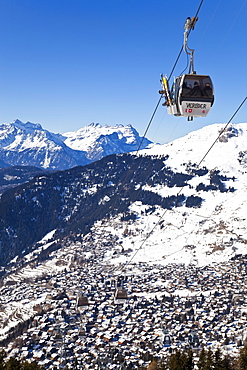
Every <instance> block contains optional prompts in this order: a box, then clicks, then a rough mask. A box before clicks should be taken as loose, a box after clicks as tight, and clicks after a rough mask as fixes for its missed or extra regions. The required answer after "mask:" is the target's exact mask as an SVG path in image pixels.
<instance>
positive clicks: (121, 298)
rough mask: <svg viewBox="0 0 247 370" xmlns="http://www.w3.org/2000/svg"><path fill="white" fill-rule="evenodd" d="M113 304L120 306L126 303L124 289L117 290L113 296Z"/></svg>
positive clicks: (126, 296)
mask: <svg viewBox="0 0 247 370" xmlns="http://www.w3.org/2000/svg"><path fill="white" fill-rule="evenodd" d="M114 301H115V303H116V304H122V303H126V302H127V301H128V294H127V291H126V290H125V289H122V288H121V289H120V288H119V289H117V291H116V294H115V300H114Z"/></svg>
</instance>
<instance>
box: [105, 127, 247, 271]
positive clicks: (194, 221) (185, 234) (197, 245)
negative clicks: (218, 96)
mask: <svg viewBox="0 0 247 370" xmlns="http://www.w3.org/2000/svg"><path fill="white" fill-rule="evenodd" d="M224 126H225V125H224V124H215V125H211V126H207V127H204V128H203V129H200V130H198V131H195V132H192V133H190V134H188V135H186V136H185V137H183V138H180V139H177V140H175V141H173V142H172V143H169V144H166V145H157V146H154V147H152V148H151V149H149V150H143V151H141V152H140V153H139V154H140V155H154V156H156V155H160V156H162V157H163V156H166V158H167V160H166V162H165V163H166V165H167V166H169V167H170V168H171V169H172V170H173V171H181V172H183V173H191V172H192V169H193V168H197V169H202V172H201V175H200V176H193V177H192V179H191V180H189V181H188V185H189V186H184V187H178V186H175V187H169V186H163V185H159V184H157V185H156V186H149V185H148V184H147V185H145V186H143V187H142V189H145V190H149V191H151V192H153V193H157V194H159V195H160V196H162V197H167V196H173V195H174V196H176V195H177V194H180V193H181V194H184V195H185V196H186V197H188V196H192V195H193V196H198V197H201V198H202V199H203V201H202V204H201V206H200V208H193V207H190V208H188V207H185V206H184V205H183V206H181V207H177V208H173V209H171V210H164V209H162V208H160V207H156V209H155V210H153V211H152V212H151V213H148V216H147V211H148V207H147V206H146V205H143V204H142V203H141V202H136V203H135V204H132V205H131V207H130V209H131V211H132V212H133V213H135V214H136V215H137V217H136V220H135V222H134V223H132V224H130V225H128V233H127V235H126V234H125V235H122V237H121V240H122V245H123V247H124V248H125V249H126V250H128V249H132V251H133V255H134V256H135V257H134V261H135V262H141V261H146V262H156V263H164V264H168V263H172V262H175V263H186V264H188V263H195V264H199V265H204V264H208V263H209V264H210V263H213V262H219V261H224V260H228V259H229V258H231V257H233V256H234V255H235V254H246V253H247V216H246V206H247V124H246V123H243V124H235V125H234V124H232V125H231V126H230V127H228V129H227V130H226V132H224V133H223V134H222V135H221V136H220V137H219V140H218V141H217V142H216V143H215V145H214V146H213V147H212V149H210V148H211V146H212V144H213V143H214V141H215V139H216V138H217V137H218V135H219V133H220V132H221V130H222V129H223V128H224ZM209 149H210V151H209V152H208V150H209ZM205 155H206V157H205ZM204 157H205V159H204V160H203V161H202V159H203V158H204ZM201 161H202V162H201ZM199 163H201V164H200V166H199V167H197V165H198V164H199ZM203 168H204V169H206V170H207V171H205V172H206V173H205V174H204V175H203ZM198 173H200V171H199V172H198ZM147 179H148V176H147ZM147 182H148V181H147ZM217 183H218V185H219V183H221V185H222V188H221V190H220V191H218V190H216V189H215V190H214V186H215V185H216V184H217ZM119 228H120V229H119V231H118V233H119V234H121V233H122V231H121V230H123V229H125V226H123V225H121V223H119ZM136 230H138V231H136ZM108 231H109V232H111V233H113V234H116V233H117V231H116V227H112V226H111V225H110V224H109V228H108ZM149 233H151V234H150V235H149ZM146 238H147V239H146ZM137 250H138V252H137ZM136 252H137V253H136ZM113 253H114V252H113ZM127 260H128V258H125V257H123V256H121V257H118V258H116V259H114V260H113V263H116V262H124V261H127Z"/></svg>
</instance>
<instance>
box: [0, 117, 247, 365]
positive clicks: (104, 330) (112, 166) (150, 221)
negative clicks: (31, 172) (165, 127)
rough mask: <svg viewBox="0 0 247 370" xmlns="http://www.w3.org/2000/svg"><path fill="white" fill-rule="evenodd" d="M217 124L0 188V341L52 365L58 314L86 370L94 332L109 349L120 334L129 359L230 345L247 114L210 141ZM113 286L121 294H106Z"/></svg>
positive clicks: (235, 330)
mask: <svg viewBox="0 0 247 370" xmlns="http://www.w3.org/2000/svg"><path fill="white" fill-rule="evenodd" d="M224 126H225V125H219V124H217V125H211V126H207V127H205V128H203V129H201V130H198V131H195V132H192V133H190V134H188V135H186V136H185V137H184V138H181V139H178V140H175V141H173V142H172V143H169V144H166V145H162V146H161V145H159V146H158V145H157V146H154V147H153V148H151V149H149V150H143V151H140V152H139V153H138V156H136V155H133V154H118V155H111V156H107V157H104V158H102V159H101V160H99V161H96V162H93V163H91V164H89V165H86V166H83V167H75V168H72V169H68V170H66V171H60V172H54V173H48V174H45V173H44V174H43V173H42V175H38V176H36V177H35V178H34V179H32V180H31V181H29V182H28V183H26V184H24V185H20V186H18V187H16V188H13V189H10V190H7V191H6V192H5V193H3V195H2V196H1V198H0V265H1V268H0V273H1V287H0V288H1V294H0V297H1V299H0V305H1V312H0V340H2V342H1V345H2V346H4V345H5V346H7V345H8V348H9V349H11V346H10V345H9V344H10V342H13V343H12V348H13V353H14V354H17V352H16V349H17V348H20V347H21V346H22V349H21V351H20V352H19V355H20V356H26V354H27V349H28V353H29V354H30V356H31V357H30V358H34V359H38V361H39V363H40V364H41V365H45V366H46V368H47V369H53V368H54V365H56V364H58V366H59V363H58V362H57V363H55V362H54V361H55V360H54V357H51V358H50V360H51V361H50V362H49V361H48V362H47V353H51V352H53V351H54V352H56V348H57V339H56V338H57V337H58V336H60V337H61V335H64V336H65V335H66V332H65V331H63V332H62V333H61V332H59V330H58V329H57V328H59V327H60V328H68V333H69V336H68V337H67V335H66V336H65V338H69V342H68V343H69V347H67V348H69V349H71V351H70V352H69V351H68V352H66V361H67V359H69V358H71V360H73V356H74V355H76V356H77V355H78V357H77V358H81V357H80V356H81V355H83V361H86V360H85V359H87V363H88V364H90V365H89V367H88V368H89V369H90V370H91V369H95V363H96V362H95V363H94V362H93V361H94V359H95V358H96V360H97V363H98V359H100V356H101V354H100V353H99V352H97V351H99V345H100V351H101V352H104V353H105V354H107V353H108V354H109V358H112V354H113V352H112V347H113V346H114V348H115V347H117V348H120V351H125V350H126V351H127V352H125V353H127V354H129V353H130V352H129V348H132V349H133V350H134V353H135V356H129V355H128V359H129V360H128V361H129V363H130V364H132V365H133V364H134V365H133V366H132V368H133V367H134V368H138V367H139V365H140V363H141V364H142V365H143V364H145V366H147V365H148V363H147V361H148V360H149V357H148V358H146V359H145V358H144V360H145V361H146V362H145V361H144V360H142V361H144V362H138V361H139V359H143V357H142V355H143V354H145V355H146V353H147V351H148V353H149V354H150V355H151V357H150V358H152V357H159V358H162V357H164V358H166V356H167V354H168V352H170V349H172V350H175V349H177V348H183V349H184V348H186V349H188V347H189V348H192V349H194V348H195V351H196V353H197V352H198V350H200V349H201V348H202V347H205V346H209V348H210V349H211V348H212V349H216V348H219V346H220V348H222V349H223V350H224V351H225V353H227V354H228V355H229V353H230V354H231V355H233V356H236V354H237V351H238V350H239V348H241V346H242V344H243V342H244V341H245V340H246V332H247V324H246V319H245V315H246V312H247V307H246V303H245V302H246V299H245V297H246V271H247V253H246V250H247V249H246V247H247V227H246V225H247V224H246V210H245V207H246V203H247V149H246V142H247V123H245V124H236V125H234V124H232V125H230V126H229V127H228V129H227V130H226V131H225V132H223V133H221V135H220V137H219V139H218V140H217V142H216V143H215V145H214V146H213V147H212V144H213V143H214V141H215V139H216V138H217V137H218V135H219V133H220V132H222V128H223V127H224ZM211 147H212V148H211ZM210 148H211V149H210ZM209 149H210V150H209ZM116 286H119V287H122V288H123V289H125V290H126V292H127V293H128V297H129V300H128V301H127V302H124V303H122V304H115V303H116V300H115V299H114V297H115V296H116ZM82 294H83V295H85V296H86V297H87V298H88V303H89V307H79V304H78V302H79V300H78V297H80V296H81V295H82ZM123 305H124V306H123ZM78 311H79V312H81V316H80V319H81V321H80V322H79V324H78V315H80V314H79V312H78ZM68 323H69V325H68ZM226 323H227V324H226ZM78 328H79V330H78ZM22 334H23V335H22ZM21 335H22V337H21ZM15 337H16V338H17V341H16V342H14V338H15ZM21 338H22V339H23V341H21V340H20V339H21ZM81 338H83V339H81ZM34 339H35V340H34ZM37 343H38V344H39V348H38V349H39V353H40V357H37V352H38V351H37V350H36V349H37ZM109 343H110V345H109ZM149 343H151V344H152V346H150V348H149V346H147V345H146V344H149ZM111 344H112V345H111ZM143 344H145V345H146V347H145V348H144V349H143ZM11 354H12V352H11ZM136 354H137V356H136ZM117 355H118V356H119V349H118V351H117ZM57 356H58V357H59V354H57ZM69 356H70V357H69ZM97 356H98V357H97ZM58 357H57V358H58ZM25 358H26V357H25ZM48 366H50V367H48ZM90 366H91V367H90Z"/></svg>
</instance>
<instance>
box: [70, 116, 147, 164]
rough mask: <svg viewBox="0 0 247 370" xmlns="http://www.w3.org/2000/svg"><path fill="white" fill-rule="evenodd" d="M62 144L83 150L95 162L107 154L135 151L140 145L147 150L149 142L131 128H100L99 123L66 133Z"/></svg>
mask: <svg viewBox="0 0 247 370" xmlns="http://www.w3.org/2000/svg"><path fill="white" fill-rule="evenodd" d="M63 136H65V137H66V139H65V140H64V143H65V144H66V145H67V146H68V147H70V148H72V149H75V150H83V151H85V152H86V153H87V155H86V156H87V158H88V159H89V160H90V161H96V160H98V159H101V158H103V157H105V156H107V155H109V154H114V153H127V152H132V151H135V150H137V148H139V145H140V144H141V142H142V144H141V149H142V148H147V147H148V145H149V144H151V141H150V140H148V139H146V138H144V139H143V140H142V138H141V137H140V136H139V134H138V132H137V131H136V130H135V129H134V128H133V127H132V126H131V125H127V126H123V125H120V124H118V125H116V126H108V125H105V126H101V125H100V124H99V123H91V124H90V125H88V126H86V127H83V128H81V129H79V130H77V131H74V132H66V133H65V134H63Z"/></svg>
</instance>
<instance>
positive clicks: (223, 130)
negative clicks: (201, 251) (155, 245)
mask: <svg viewBox="0 0 247 370" xmlns="http://www.w3.org/2000/svg"><path fill="white" fill-rule="evenodd" d="M246 100H247V96H246V97H245V99H244V100H243V101H242V103H241V104H240V105H239V106H238V108H237V109H236V110H235V112H234V113H233V115H232V116H231V118H230V119H229V121H228V122H227V124H226V125H225V127H224V128H223V129H222V130H221V131H220V134H219V135H218V136H217V138H216V140H215V141H214V142H213V144H212V145H211V146H210V148H209V149H208V151H207V152H206V154H205V155H204V156H203V158H202V159H201V160H200V162H199V163H198V165H197V166H200V165H201V163H202V162H203V161H204V159H205V158H206V157H207V155H208V154H209V152H210V151H211V150H212V148H213V146H214V145H215V144H216V142H217V141H218V139H219V137H220V136H221V135H222V134H223V133H224V132H225V130H226V129H227V127H228V125H229V124H230V123H231V122H232V120H233V118H234V117H235V116H236V114H237V113H238V112H239V110H240V109H241V108H242V106H243V105H244V103H245V101H246ZM184 187H185V185H184V186H183V187H182V188H181V189H180V190H179V192H178V193H177V196H178V195H179V194H180V193H181V192H182V191H183V189H184ZM167 211H168V209H165V211H164V212H163V213H162V215H161V216H160V217H159V220H158V221H157V222H156V223H155V225H154V226H153V228H152V229H151V231H150V232H149V233H148V234H147V236H146V237H145V239H144V240H143V241H142V243H141V245H140V247H139V248H138V249H137V250H136V251H135V253H134V254H133V256H132V257H131V258H130V259H129V261H128V262H127V263H126V264H125V265H124V266H123V268H122V270H124V269H125V268H126V267H127V266H128V265H129V264H130V263H131V261H132V260H133V259H134V258H135V256H136V255H137V253H138V252H139V251H140V250H141V249H142V247H143V245H144V244H145V243H146V241H147V240H148V239H149V238H150V236H151V235H152V233H153V231H154V230H155V229H156V227H157V226H158V225H159V223H160V222H161V221H162V219H163V218H164V216H165V214H166V213H167Z"/></svg>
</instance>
